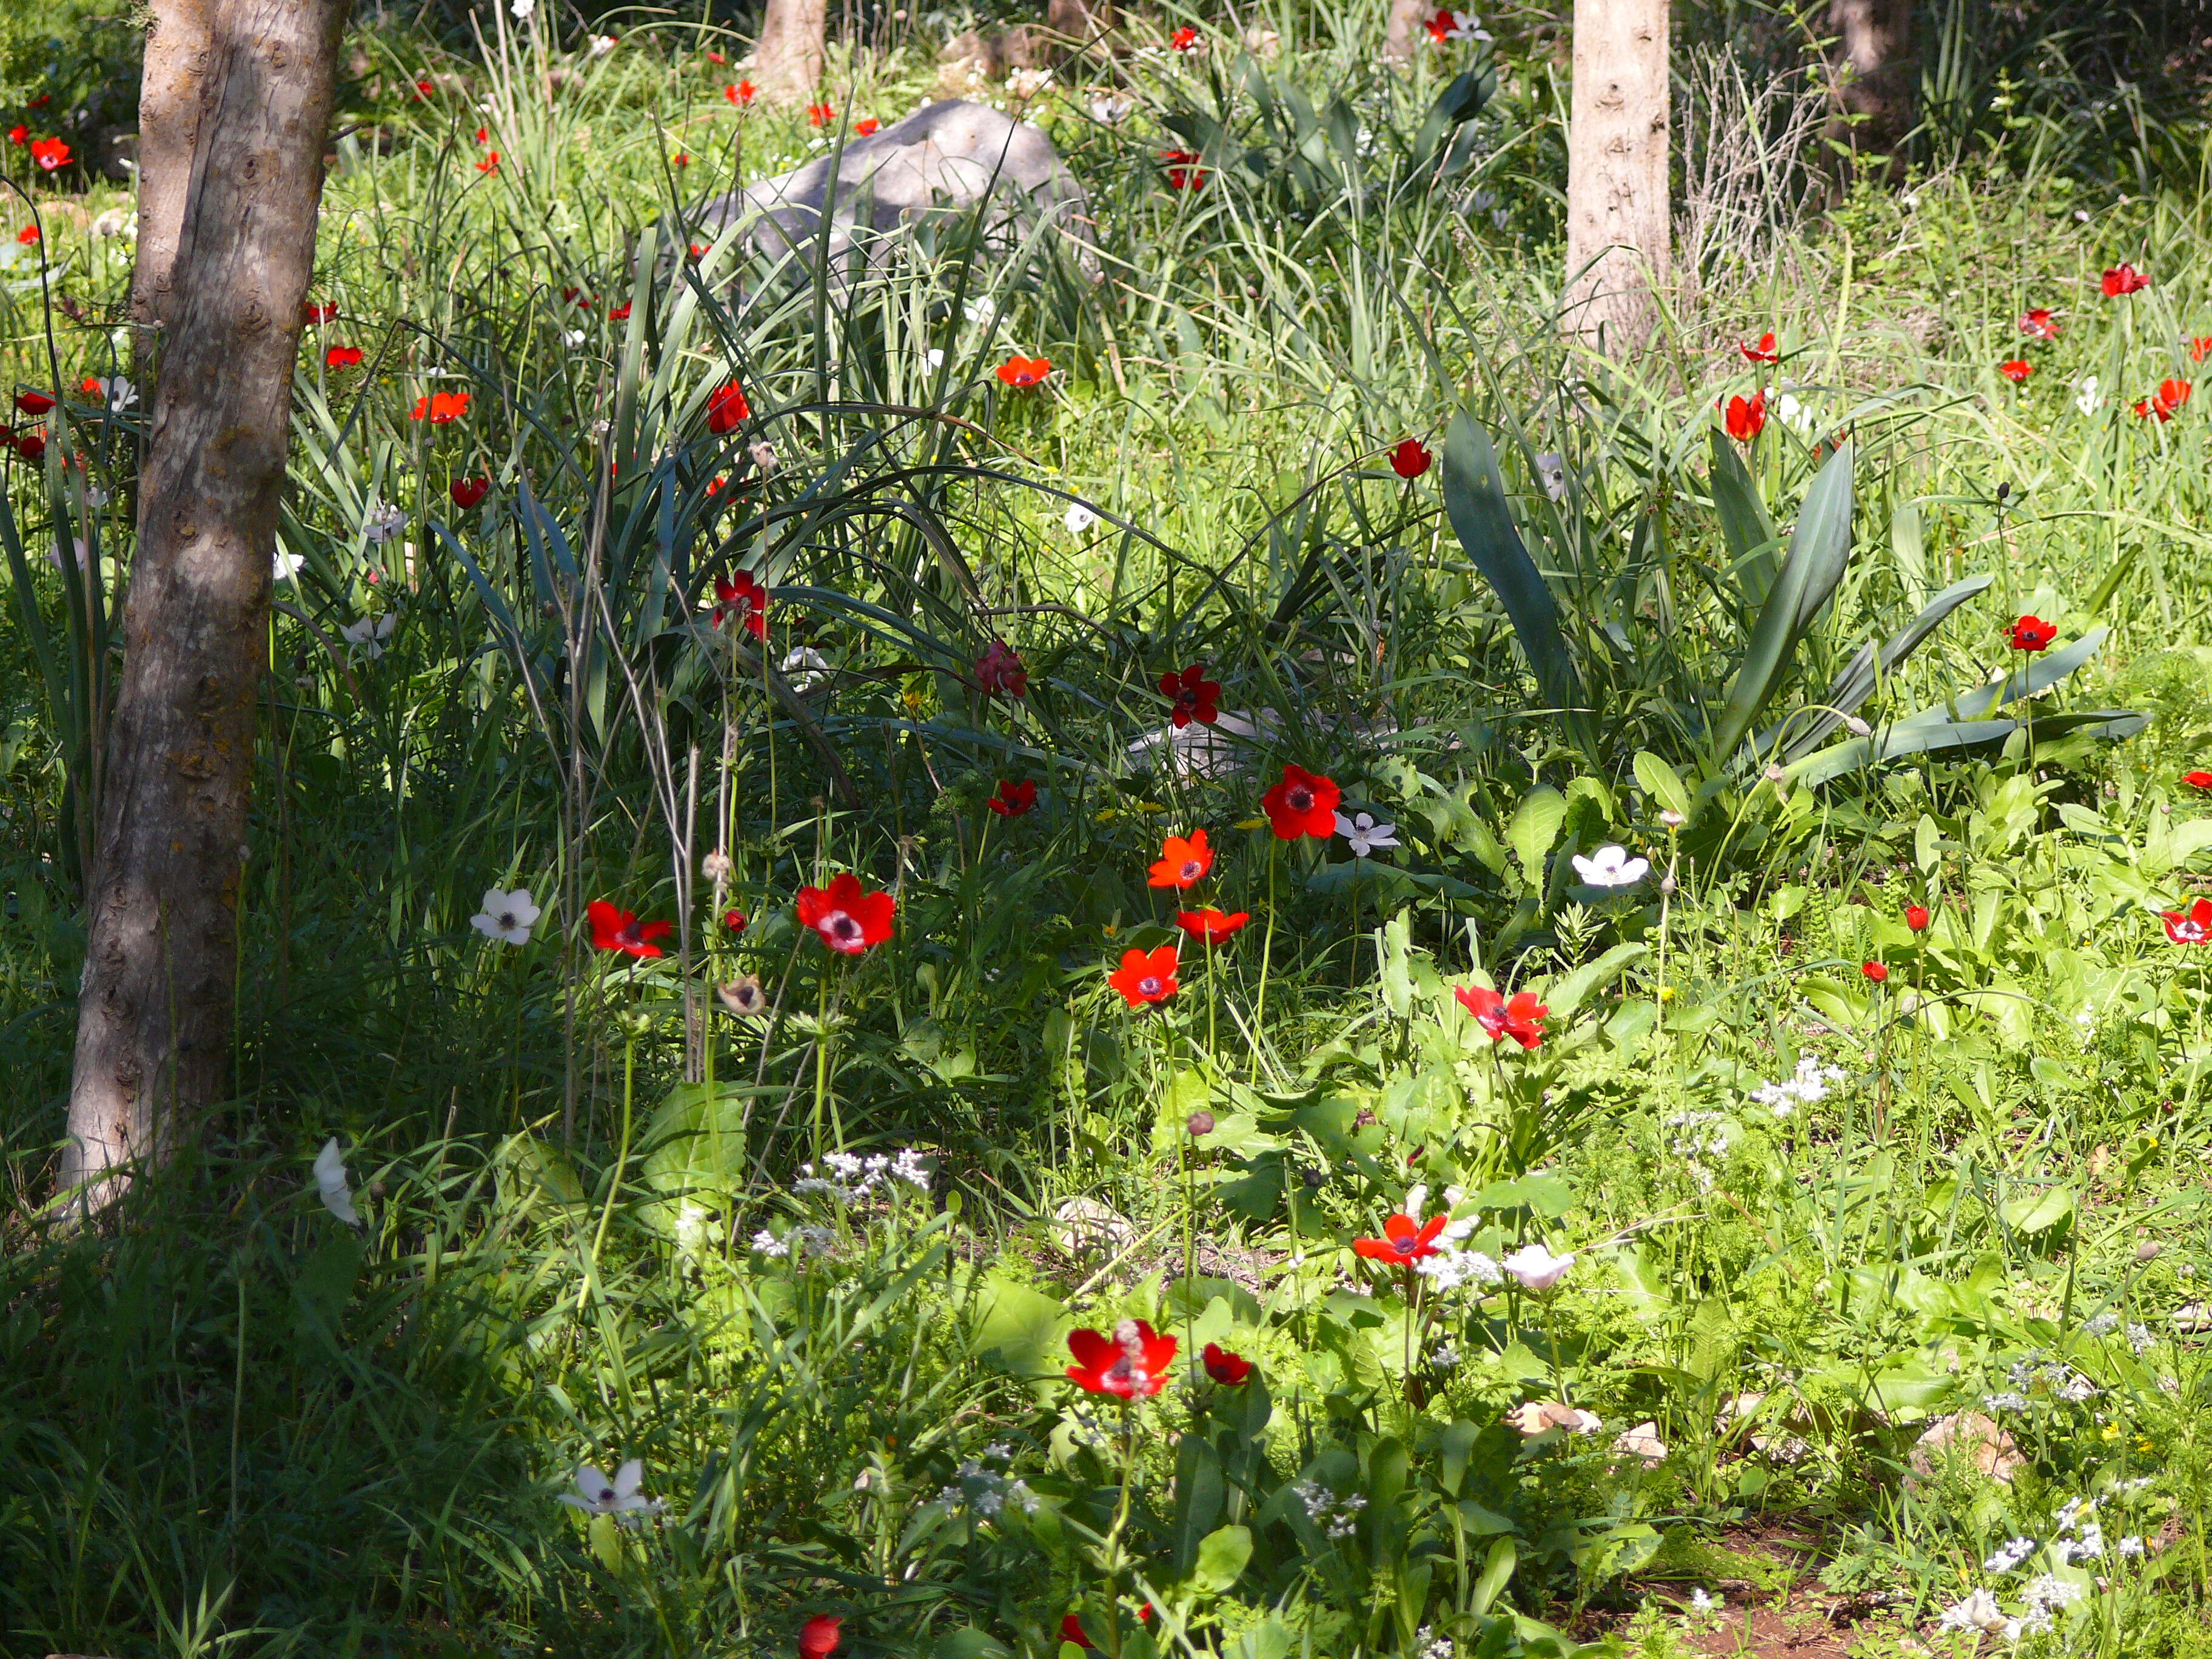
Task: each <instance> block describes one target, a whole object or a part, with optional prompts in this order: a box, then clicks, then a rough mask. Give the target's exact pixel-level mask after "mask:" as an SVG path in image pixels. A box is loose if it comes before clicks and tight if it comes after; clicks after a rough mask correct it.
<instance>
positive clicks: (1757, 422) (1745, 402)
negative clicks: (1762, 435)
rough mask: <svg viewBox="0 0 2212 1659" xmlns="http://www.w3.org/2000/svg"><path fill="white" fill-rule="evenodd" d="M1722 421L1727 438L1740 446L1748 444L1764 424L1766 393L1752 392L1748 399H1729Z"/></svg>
mask: <svg viewBox="0 0 2212 1659" xmlns="http://www.w3.org/2000/svg"><path fill="white" fill-rule="evenodd" d="M1722 419H1723V422H1725V424H1726V425H1727V427H1728V435H1729V437H1731V438H1733V439H1735V441H1737V442H1738V443H1740V444H1747V443H1749V442H1750V441H1752V440H1753V438H1756V437H1757V436H1758V435H1759V428H1762V427H1764V426H1765V424H1766V393H1765V392H1753V393H1752V394H1751V396H1750V397H1748V398H1729V400H1728V408H1727V409H1726V410H1723V413H1722Z"/></svg>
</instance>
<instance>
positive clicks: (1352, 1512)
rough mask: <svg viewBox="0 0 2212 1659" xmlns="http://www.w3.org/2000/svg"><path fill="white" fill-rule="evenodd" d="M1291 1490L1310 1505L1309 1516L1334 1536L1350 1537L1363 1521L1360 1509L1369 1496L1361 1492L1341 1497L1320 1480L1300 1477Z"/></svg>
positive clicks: (1327, 1533) (1292, 1484)
mask: <svg viewBox="0 0 2212 1659" xmlns="http://www.w3.org/2000/svg"><path fill="white" fill-rule="evenodd" d="M1291 1491H1292V1492H1296V1493H1297V1495H1298V1501H1299V1502H1300V1503H1301V1504H1304V1505H1305V1506H1306V1519H1308V1520H1309V1521H1310V1522H1313V1523H1314V1525H1316V1526H1317V1527H1319V1528H1321V1529H1322V1532H1323V1533H1324V1534H1326V1535H1328V1537H1331V1538H1349V1537H1351V1536H1352V1533H1353V1531H1354V1530H1356V1529H1357V1528H1358V1525H1359V1511H1360V1510H1364V1509H1365V1508H1366V1507H1367V1499H1366V1498H1364V1497H1363V1496H1362V1495H1361V1494H1359V1493H1358V1492H1352V1493H1349V1494H1347V1495H1346V1496H1345V1497H1342V1498H1339V1497H1338V1496H1337V1495H1336V1494H1335V1493H1334V1492H1331V1491H1330V1490H1329V1489H1328V1487H1327V1486H1323V1485H1322V1483H1321V1482H1320V1481H1318V1480H1298V1481H1294V1482H1292V1483H1291Z"/></svg>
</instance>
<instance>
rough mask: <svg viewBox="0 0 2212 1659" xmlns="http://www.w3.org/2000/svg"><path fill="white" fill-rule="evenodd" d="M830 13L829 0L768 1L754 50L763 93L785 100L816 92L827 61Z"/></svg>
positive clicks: (808, 95) (754, 67)
mask: <svg viewBox="0 0 2212 1659" xmlns="http://www.w3.org/2000/svg"><path fill="white" fill-rule="evenodd" d="M827 16H828V10H827V4H826V0H768V12H767V15H765V16H763V18H762V19H761V32H760V42H759V44H758V45H757V46H755V47H754V49H753V73H754V75H755V76H757V77H758V79H759V81H760V89H761V91H762V92H763V94H766V95H767V96H769V97H770V98H775V99H785V100H787V99H793V98H805V97H811V96H812V95H813V93H814V89H815V88H817V87H818V86H820V85H821V84H822V70H823V64H824V63H825V61H826V60H827V48H826V46H825V44H824V43H825V37H826V30H827V27H828V22H827Z"/></svg>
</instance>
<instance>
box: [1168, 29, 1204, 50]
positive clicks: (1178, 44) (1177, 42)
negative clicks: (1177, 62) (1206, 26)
mask: <svg viewBox="0 0 2212 1659" xmlns="http://www.w3.org/2000/svg"><path fill="white" fill-rule="evenodd" d="M1168 44H1169V45H1170V46H1173V47H1174V48H1175V49H1176V51H1177V52H1196V51H1197V50H1198V31H1197V30H1196V29H1194V28H1191V27H1188V26H1186V27H1182V28H1179V29H1177V30H1176V32H1175V33H1173V34H1171V35H1170V36H1169V37H1168Z"/></svg>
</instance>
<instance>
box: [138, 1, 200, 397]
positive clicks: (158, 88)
mask: <svg viewBox="0 0 2212 1659" xmlns="http://www.w3.org/2000/svg"><path fill="white" fill-rule="evenodd" d="M214 4H215V0H168V3H167V4H165V5H161V6H157V7H155V10H154V14H153V17H152V20H151V27H150V28H149V30H148V32H147V35H146V58H145V66H144V69H143V71H142V73H141V75H140V77H139V84H138V252H137V262H136V264H134V265H133V266H132V267H131V321H132V323H134V324H136V325H137V334H136V337H135V341H136V343H135V351H136V355H135V357H134V361H133V367H134V368H136V369H137V371H138V381H139V385H140V386H141V388H142V389H143V390H144V391H145V392H147V393H148V395H149V396H150V395H151V392H152V385H153V382H152V370H153V368H154V364H155V336H154V334H153V331H154V330H155V329H157V328H159V327H160V326H161V324H162V323H163V322H164V321H165V320H166V319H167V311H168V305H169V294H170V285H171V283H172V281H173V273H174V270H175V268H176V264H177V234H178V232H179V230H180V229H181V228H183V226H184V222H185V191H186V190H188V189H189V188H190V187H191V180H192V151H193V149H194V147H195V146H196V145H197V143H198V142H199V131H200V119H201V117H202V115H203V114H204V112H205V111H206V109H207V107H208V103H209V100H210V99H211V98H212V96H213V95H214V93H215V82H214V80H213V79H212V77H211V76H210V70H212V68H213V67H214V61H215V47H214V31H213V24H214Z"/></svg>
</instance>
